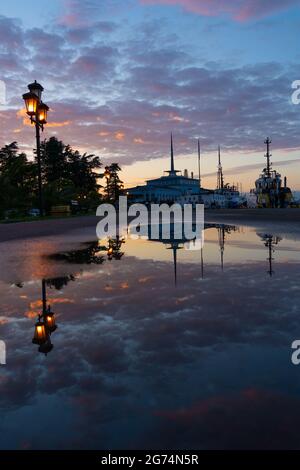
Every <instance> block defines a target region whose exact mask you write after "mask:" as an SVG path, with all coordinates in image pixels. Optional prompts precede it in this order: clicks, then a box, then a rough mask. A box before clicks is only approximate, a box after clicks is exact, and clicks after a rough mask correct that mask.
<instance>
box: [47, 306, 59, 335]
mask: <svg viewBox="0 0 300 470" xmlns="http://www.w3.org/2000/svg"><path fill="white" fill-rule="evenodd" d="M44 322H45V325H46V328H47V330H48V331H50V333H52V332H53V331H55V330H56V328H57V325H56V324H55V315H54V313H53V312H51V311H50V310H48V311H47V312H46V313H45V315H44Z"/></svg>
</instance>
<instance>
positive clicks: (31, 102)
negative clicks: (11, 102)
mask: <svg viewBox="0 0 300 470" xmlns="http://www.w3.org/2000/svg"><path fill="white" fill-rule="evenodd" d="M23 100H24V101H25V106H26V112H27V114H28V116H34V115H35V114H36V110H37V106H38V102H39V100H38V98H37V96H36V95H35V94H34V93H31V92H29V93H25V94H24V95H23Z"/></svg>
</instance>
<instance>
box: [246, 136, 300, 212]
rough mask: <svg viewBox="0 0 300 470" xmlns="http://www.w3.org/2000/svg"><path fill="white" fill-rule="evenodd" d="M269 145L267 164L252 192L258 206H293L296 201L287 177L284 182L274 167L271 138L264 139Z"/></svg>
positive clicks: (266, 155)
mask: <svg viewBox="0 0 300 470" xmlns="http://www.w3.org/2000/svg"><path fill="white" fill-rule="evenodd" d="M264 143H265V144H266V146H267V152H266V154H265V157H266V159H267V166H266V168H264V169H263V171H262V173H261V174H260V176H259V178H258V179H257V180H256V181H255V189H254V190H252V192H253V193H254V194H255V196H256V206H257V207H259V208H286V207H293V206H294V205H295V201H294V198H293V194H292V191H291V189H290V188H289V187H288V186H287V178H286V176H285V177H284V180H283V181H284V182H283V184H282V178H281V175H280V174H279V173H278V172H277V171H276V170H273V169H272V163H271V156H272V154H271V153H270V145H271V143H272V141H271V139H270V138H269V137H267V139H266V140H265V141H264Z"/></svg>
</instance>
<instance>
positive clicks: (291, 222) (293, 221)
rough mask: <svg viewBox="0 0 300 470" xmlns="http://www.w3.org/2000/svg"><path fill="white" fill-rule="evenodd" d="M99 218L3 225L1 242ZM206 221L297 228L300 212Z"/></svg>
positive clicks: (244, 212) (225, 215)
mask: <svg viewBox="0 0 300 470" xmlns="http://www.w3.org/2000/svg"><path fill="white" fill-rule="evenodd" d="M98 221H99V218H98V217H96V216H90V215H89V216H82V217H74V218H64V219H52V220H51V219H47V220H37V221H31V222H16V223H11V224H0V242H5V241H9V240H17V239H23V238H32V237H43V236H55V235H59V234H62V233H65V232H69V231H72V230H77V229H80V228H84V227H92V226H94V227H95V229H96V225H97V222H98ZM205 221H206V222H219V223H232V224H234V223H236V224H237V225H264V224H267V225H269V224H270V223H272V224H274V223H275V224H276V225H277V224H278V225H282V224H285V225H286V226H294V227H295V226H296V225H299V223H300V209H217V210H206V211H205Z"/></svg>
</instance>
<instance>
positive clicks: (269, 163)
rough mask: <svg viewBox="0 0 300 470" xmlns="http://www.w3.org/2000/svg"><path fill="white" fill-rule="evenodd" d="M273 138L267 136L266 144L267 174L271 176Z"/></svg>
mask: <svg viewBox="0 0 300 470" xmlns="http://www.w3.org/2000/svg"><path fill="white" fill-rule="evenodd" d="M271 142H272V140H271V139H270V138H269V137H267V138H266V140H265V144H266V146H267V153H266V154H265V157H266V159H267V169H266V170H267V176H268V177H270V176H271V167H272V163H271V162H270V158H271V156H272V154H271V153H270V144H271Z"/></svg>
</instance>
